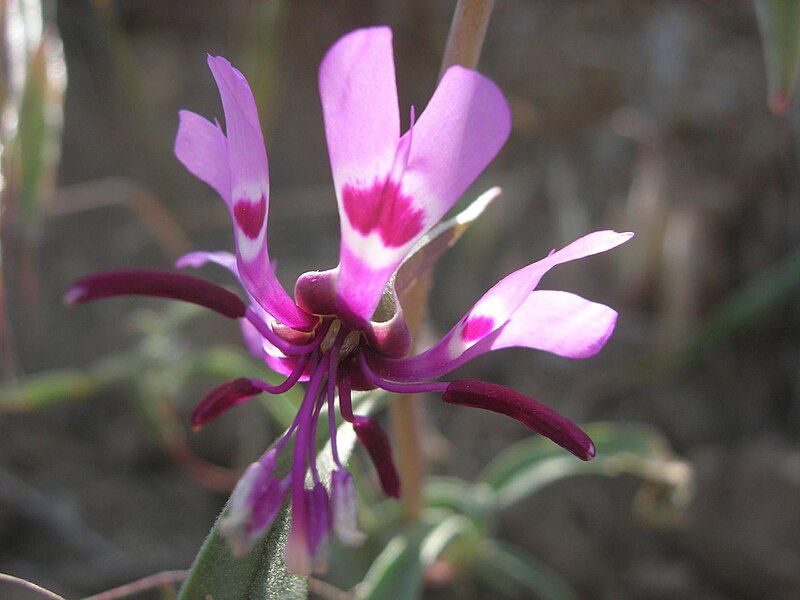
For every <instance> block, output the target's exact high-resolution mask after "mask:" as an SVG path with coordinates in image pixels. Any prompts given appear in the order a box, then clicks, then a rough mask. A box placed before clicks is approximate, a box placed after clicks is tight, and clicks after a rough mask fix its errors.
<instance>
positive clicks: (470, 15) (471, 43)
mask: <svg viewBox="0 0 800 600" xmlns="http://www.w3.org/2000/svg"><path fill="white" fill-rule="evenodd" d="M493 6H494V0H458V4H457V5H456V11H455V13H454V14H453V22H452V23H451V24H450V33H449V34H448V36H447V47H446V48H445V50H444V58H443V59H442V68H441V71H440V72H439V77H440V78H441V76H442V75H444V72H445V71H446V70H447V69H448V68H450V67H452V66H453V65H461V66H462V67H467V68H468V69H474V68H475V67H477V66H478V59H479V58H480V56H481V50H482V48H483V40H484V38H485V37H486V28H487V27H488V26H489V16H490V15H491V14H492V8H493Z"/></svg>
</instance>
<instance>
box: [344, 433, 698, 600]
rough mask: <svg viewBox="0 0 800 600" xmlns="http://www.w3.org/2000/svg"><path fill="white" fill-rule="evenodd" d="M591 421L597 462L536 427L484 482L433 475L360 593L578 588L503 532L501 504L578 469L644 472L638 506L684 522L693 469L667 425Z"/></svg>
mask: <svg viewBox="0 0 800 600" xmlns="http://www.w3.org/2000/svg"><path fill="white" fill-rule="evenodd" d="M586 431H587V432H588V433H589V434H590V435H591V436H592V439H593V440H594V441H595V444H596V445H597V458H596V459H594V460H592V461H589V462H581V461H579V460H576V459H575V458H574V457H572V456H569V455H566V454H565V453H564V452H563V450H561V449H560V448H558V447H557V446H555V445H553V444H552V443H551V442H550V441H548V440H546V439H543V438H539V437H536V438H531V439H526V440H523V441H521V442H518V443H517V444H515V445H513V446H512V447H510V448H509V449H508V450H507V451H505V452H503V453H502V454H500V455H499V456H498V457H497V458H496V459H495V460H494V461H493V462H492V463H491V464H490V465H489V466H488V467H487V468H486V469H485V470H484V472H483V474H482V475H480V476H479V477H478V479H477V480H476V482H475V483H469V482H467V481H463V480H461V479H457V478H452V477H431V478H429V479H428V481H427V483H426V486H425V510H424V512H423V515H422V520H421V522H420V523H418V524H417V525H414V526H413V527H410V528H408V529H406V530H401V531H400V532H399V533H398V534H397V535H396V536H395V537H394V538H392V539H391V541H389V543H388V545H386V547H385V548H384V550H383V551H382V552H381V553H380V554H379V555H378V557H377V558H376V559H375V561H374V562H373V563H372V566H371V567H370V569H369V571H368V573H367V575H366V577H365V578H364V581H363V583H362V584H361V585H359V586H358V588H357V590H356V592H357V597H358V598H364V599H369V600H379V599H384V598H400V599H403V600H406V599H408V600H411V599H414V598H420V597H421V596H422V585H423V582H425V581H427V582H428V583H431V584H439V585H443V584H447V585H452V584H454V583H457V582H461V583H462V584H463V583H465V582H467V581H471V582H473V584H477V585H480V586H482V587H488V588H491V589H493V590H494V591H496V592H499V593H502V594H507V595H509V596H511V597H528V596H530V595H533V596H534V597H536V598H542V599H546V600H571V599H573V598H576V595H575V593H574V592H573V591H572V590H571V589H570V587H569V585H568V584H567V583H566V581H565V580H564V579H563V578H562V577H561V576H559V575H558V574H557V573H555V572H554V571H553V570H552V569H551V568H550V567H548V566H547V565H546V564H544V563H542V562H541V561H539V560H538V559H536V558H535V557H532V556H529V555H528V554H527V553H526V552H525V551H523V550H521V549H519V548H515V547H514V546H512V545H509V544H507V543H505V542H502V541H499V540H497V539H495V538H494V534H495V528H496V523H497V520H498V516H499V513H500V512H501V511H503V510H505V509H506V508H508V507H510V506H511V505H512V504H514V503H516V502H519V501H521V500H523V499H526V498H530V496H532V495H534V494H536V493H537V492H539V491H540V490H542V489H543V488H545V487H546V486H548V485H552V484H554V483H556V482H558V481H560V480H563V479H566V478H569V477H573V476H576V475H595V476H596V475H600V476H604V477H616V476H622V475H627V476H633V477H636V478H638V479H640V480H641V481H642V486H641V488H640V492H639V494H638V495H637V497H636V498H635V502H634V507H635V508H636V509H637V512H638V513H639V516H640V517H641V518H642V519H644V520H646V521H647V522H649V523H651V524H652V525H653V526H667V527H671V526H674V525H678V524H680V522H681V517H682V514H683V510H684V509H685V508H686V507H687V505H688V503H689V501H690V499H691V493H692V486H693V476H692V470H691V467H690V466H689V464H688V463H686V462H685V461H683V460H682V459H679V458H677V457H676V456H675V455H674V454H673V453H672V451H671V450H670V448H669V445H668V444H667V442H666V440H665V439H664V437H663V436H662V435H661V434H659V433H658V432H657V431H656V430H655V429H653V428H652V427H648V426H645V425H639V424H613V423H595V424H591V425H589V426H587V427H586ZM386 517H387V518H386V519H385V520H379V522H380V525H379V526H377V527H376V532H375V533H376V534H378V532H379V531H380V530H381V528H386V527H390V526H391V525H392V521H393V519H395V518H397V515H396V514H393V513H387V515H386Z"/></svg>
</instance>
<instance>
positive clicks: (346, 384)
mask: <svg viewBox="0 0 800 600" xmlns="http://www.w3.org/2000/svg"><path fill="white" fill-rule="evenodd" d="M339 412H340V413H342V418H343V419H344V420H345V421H347V422H348V423H352V422H353V418H354V417H353V394H352V387H351V386H350V378H349V377H348V376H347V375H342V376H341V377H339Z"/></svg>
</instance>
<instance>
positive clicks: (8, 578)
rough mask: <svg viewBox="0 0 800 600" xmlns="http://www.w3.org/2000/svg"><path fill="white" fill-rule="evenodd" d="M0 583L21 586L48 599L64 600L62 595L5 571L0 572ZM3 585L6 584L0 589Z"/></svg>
mask: <svg viewBox="0 0 800 600" xmlns="http://www.w3.org/2000/svg"><path fill="white" fill-rule="evenodd" d="M0 584H8V585H12V586H14V587H21V588H24V589H26V590H28V591H29V592H33V593H34V594H38V595H39V596H41V597H42V598H48V599H49V600H64V597H63V596H59V595H58V594H56V593H54V592H51V591H50V590H46V589H44V588H43V587H41V586H38V585H36V584H35V583H31V582H30V581H25V580H24V579H20V578H19V577H14V576H13V575H6V574H5V573H0ZM3 587H6V585H3V586H0V591H2V588H3Z"/></svg>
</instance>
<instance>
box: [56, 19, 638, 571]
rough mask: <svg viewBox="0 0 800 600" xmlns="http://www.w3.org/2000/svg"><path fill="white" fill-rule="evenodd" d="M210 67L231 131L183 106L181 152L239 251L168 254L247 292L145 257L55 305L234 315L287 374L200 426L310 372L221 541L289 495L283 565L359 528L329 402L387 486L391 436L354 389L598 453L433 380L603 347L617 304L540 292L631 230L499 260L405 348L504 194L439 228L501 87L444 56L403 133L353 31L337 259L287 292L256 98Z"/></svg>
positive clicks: (385, 52) (238, 538)
mask: <svg viewBox="0 0 800 600" xmlns="http://www.w3.org/2000/svg"><path fill="white" fill-rule="evenodd" d="M208 65H209V67H210V69H211V72H212V74H213V76H214V79H215V80H216V83H217V86H218V88H219V92H220V96H221V98H222V106H223V109H224V113H225V132H223V131H222V129H221V127H220V126H219V124H212V123H211V122H209V121H207V120H206V119H204V118H203V117H200V116H199V115H196V114H194V113H191V112H188V111H181V113H180V127H179V130H178V135H177V140H176V142H175V153H176V155H177V157H178V159H179V160H180V161H181V162H182V163H183V164H184V165H185V166H186V168H187V169H188V170H189V171H190V172H191V173H193V174H194V175H195V176H197V177H198V178H199V179H201V180H202V181H204V182H205V183H207V184H208V185H210V186H211V187H212V188H214V189H215V190H216V191H217V193H218V194H219V195H220V196H221V197H222V199H223V200H224V201H225V203H226V205H227V206H228V209H229V211H230V213H231V217H232V221H233V231H234V240H235V248H236V252H235V255H234V254H229V253H226V252H193V253H191V254H188V255H186V256H184V257H183V258H181V259H180V260H179V261H178V262H177V266H178V267H200V266H202V265H204V264H206V263H209V262H212V263H217V264H219V265H221V266H223V267H225V268H226V269H228V270H229V271H231V272H232V273H233V274H234V275H235V276H236V277H237V278H238V280H239V281H240V282H241V285H242V287H243V288H244V290H245V292H246V294H247V298H248V301H247V303H245V302H243V301H242V300H241V299H240V298H239V297H238V296H237V295H235V294H233V293H232V292H229V291H228V290H226V289H224V288H221V287H219V286H216V285H214V284H211V283H208V282H205V281H202V280H200V279H196V278H194V277H190V276H187V275H182V274H176V273H169V272H160V271H149V270H128V271H114V272H108V273H101V274H97V275H92V276H89V277H86V278H84V279H81V280H79V281H77V282H76V283H75V284H74V285H73V286H72V288H70V290H69V291H68V292H67V295H66V300H67V302H68V303H73V304H74V303H80V302H86V301H89V300H96V299H99V298H106V297H110V296H118V295H125V294H140V295H151V296H161V297H166V298H172V299H178V300H184V301H188V302H194V303H196V304H200V305H202V306H205V307H207V308H210V309H212V310H214V311H216V312H218V313H220V314H223V315H224V316H226V317H229V318H232V319H237V320H238V321H239V322H240V323H241V327H242V331H243V334H244V338H245V340H246V343H247V345H248V348H249V349H250V351H251V352H252V353H253V354H255V355H256V356H257V357H259V358H261V359H263V360H264V361H265V362H266V363H267V364H268V365H269V366H270V367H271V368H272V369H274V370H275V371H277V372H279V373H281V374H283V375H285V376H286V379H285V381H284V382H283V383H281V384H279V385H270V384H269V383H267V382H265V381H261V380H257V379H247V378H242V379H236V380H234V381H230V382H228V383H225V384H223V385H221V386H219V387H217V388H216V389H214V390H212V391H211V392H210V393H209V394H208V395H207V396H206V397H205V398H204V399H203V400H202V401H201V402H200V404H199V405H198V406H197V407H196V408H195V410H194V412H193V413H192V418H191V420H192V425H193V426H194V427H196V428H197V427H201V426H202V425H204V424H205V423H207V422H209V421H210V420H212V419H213V418H215V417H216V416H218V415H219V414H220V413H222V412H224V411H226V410H228V409H230V408H232V407H234V406H236V405H238V404H240V403H242V402H244V401H246V400H248V399H249V398H251V397H253V396H255V395H257V394H261V393H264V392H266V393H270V394H279V393H282V392H285V391H286V390H288V389H289V388H291V387H292V386H294V385H295V384H297V383H298V382H299V381H305V382H307V387H306V391H305V397H304V400H303V402H302V404H301V406H300V408H299V410H298V412H297V416H296V418H295V420H294V422H293V423H292V425H291V426H290V427H289V428H288V430H287V431H286V432H285V433H284V434H283V436H282V437H281V438H280V439H279V440H278V441H277V442H276V443H275V444H274V445H273V446H272V447H271V449H270V450H269V451H267V453H266V454H264V456H262V457H261V459H260V460H258V461H257V462H254V463H253V464H251V465H250V466H249V467H248V468H247V470H246V472H245V474H244V476H243V477H242V478H241V480H240V482H239V483H238V485H237V486H236V489H235V491H234V493H233V496H232V498H231V503H230V508H229V511H228V512H227V513H226V515H225V517H224V520H223V522H222V525H221V528H222V531H223V533H224V534H225V535H226V536H227V538H228V540H229V542H230V544H231V546H232V548H233V550H234V551H235V552H237V553H245V552H247V551H248V550H249V548H250V547H251V546H252V544H253V542H254V541H255V540H256V539H257V538H258V537H259V536H261V535H263V534H264V533H265V532H266V531H267V530H268V529H269V527H270V525H271V523H272V522H273V520H274V518H275V516H276V514H277V513H278V510H279V508H280V507H281V505H282V504H283V501H284V498H285V496H286V495H287V493H288V494H289V495H290V496H291V508H292V525H291V532H290V536H289V540H288V544H287V547H286V562H287V565H288V567H289V568H290V569H291V570H292V571H293V572H295V573H298V574H306V573H310V572H312V571H319V570H323V569H324V568H325V562H326V548H327V545H328V540H329V536H330V532H331V531H332V530H333V531H335V532H336V534H337V535H338V536H339V537H340V538H341V539H342V540H343V541H344V542H346V543H357V542H359V541H360V540H361V538H362V537H363V536H362V534H361V533H360V532H359V531H358V528H357V523H356V512H355V490H354V487H353V480H352V477H351V476H350V474H349V473H348V472H347V470H346V469H345V466H344V465H343V464H342V462H341V461H340V459H339V455H338V453H337V446H336V427H335V425H336V423H335V406H336V401H337V399H338V408H339V411H340V414H341V416H342V417H343V419H344V420H346V421H348V422H350V423H351V424H352V426H353V428H354V430H355V433H356V436H357V438H358V440H359V441H360V442H361V443H362V444H363V445H364V446H365V448H366V450H367V452H368V454H369V456H370V458H371V459H372V461H373V463H374V465H375V468H376V471H377V474H378V478H379V480H380V484H381V487H382V488H383V491H384V492H385V493H386V494H387V495H388V496H393V497H397V496H399V494H400V482H399V478H398V475H397V472H396V470H395V466H394V463H393V461H392V452H391V446H390V444H389V439H388V437H387V435H386V433H385V432H384V431H383V429H382V428H381V427H380V425H379V424H378V422H377V421H376V420H375V419H374V418H372V417H369V416H364V415H357V414H354V413H353V407H352V402H351V391H352V390H353V389H359V390H368V389H374V388H383V389H385V390H388V391H390V392H398V393H415V392H432V393H437V394H441V396H442V398H443V400H444V401H445V402H447V403H450V404H455V405H461V406H469V407H475V408H482V409H485V410H490V411H494V412H498V413H502V414H506V415H508V416H510V417H513V418H514V419H517V420H518V421H520V422H522V423H523V424H525V425H527V426H528V427H529V428H531V429H533V430H534V431H536V432H538V433H540V434H542V435H545V436H547V437H549V438H550V439H551V440H553V441H554V442H556V443H557V444H559V445H560V446H562V447H564V448H565V449H566V450H568V451H570V452H571V453H573V454H574V455H576V456H577V457H578V458H580V459H582V460H589V459H591V458H592V457H593V456H594V453H595V449H594V445H593V444H592V441H591V440H590V439H589V437H588V436H587V435H586V434H585V433H584V432H583V431H581V430H580V429H579V428H578V427H577V426H576V425H574V424H573V423H572V422H570V421H569V420H567V419H566V418H564V417H563V416H561V415H559V414H557V413H556V412H554V411H553V410H552V409H550V408H548V407H546V406H544V405H542V404H540V403H539V402H537V401H535V400H533V399H532V398H529V397H527V396H524V395H522V394H520V393H519V392H516V391H513V390H510V389H507V388H505V387H503V386H500V385H496V384H493V383H486V382H482V381H473V380H458V381H451V382H440V381H437V378H439V377H441V376H443V375H445V374H446V373H448V372H450V371H452V370H453V369H455V368H457V367H459V366H461V365H463V364H464V363H466V362H467V361H469V360H471V359H473V358H475V357H476V356H478V355H480V354H483V353H485V352H489V351H492V350H498V349H501V348H508V347H512V346H523V347H528V348H538V349H540V350H545V351H548V352H552V353H554V354H557V355H560V356H565V357H568V358H585V357H588V356H591V355H593V354H595V353H596V352H598V351H599V350H600V349H601V348H602V347H603V345H604V344H605V343H606V341H607V340H608V338H609V336H610V335H611V332H612V331H613V329H614V325H615V323H616V318H617V313H616V312H615V311H614V310H612V309H611V308H609V307H607V306H604V305H602V304H597V303H594V302H590V301H588V300H585V299H583V298H581V297H579V296H576V295H574V294H570V293H567V292H558V291H545V290H536V287H537V286H538V284H539V281H540V280H541V278H542V277H543V276H544V275H545V273H547V271H549V270H550V269H551V268H552V267H554V266H556V265H559V264H561V263H565V262H568V261H573V260H577V259H580V258H584V257H586V256H590V255H592V254H597V253H600V252H604V251H606V250H609V249H611V248H614V247H615V246H618V245H620V244H622V243H623V242H625V241H627V240H628V239H629V238H630V237H631V235H632V234H630V233H616V232H613V231H598V232H594V233H591V234H589V235H587V236H585V237H582V238H580V239H578V240H577V241H575V242H573V243H571V244H569V245H568V246H566V247H564V248H562V249H561V250H557V251H553V252H551V253H550V255H549V256H547V257H546V258H544V259H542V260H539V261H537V262H534V263H532V264H530V265H528V266H526V267H524V268H522V269H519V270H518V271H515V272H514V273H511V274H510V275H508V276H507V277H506V278H504V279H503V280H501V281H500V282H499V283H498V284H497V285H495V286H494V287H492V288H491V289H490V290H489V291H488V292H486V293H485V294H484V295H483V297H481V298H480V300H478V302H477V303H476V304H475V305H474V306H473V307H472V308H471V309H470V310H469V311H468V312H467V314H466V315H465V316H464V317H463V318H462V319H461V320H459V321H458V323H457V324H456V325H455V326H454V327H453V328H452V329H451V330H450V331H449V332H448V333H447V334H446V335H445V336H444V337H443V338H442V339H441V340H440V341H439V342H438V343H436V344H435V345H434V346H433V347H431V348H430V349H428V350H426V351H425V352H422V353H421V354H419V355H417V356H412V357H405V355H406V354H407V353H408V352H409V350H410V348H411V336H410V334H409V331H408V328H407V327H406V325H405V321H404V320H403V314H402V301H403V299H404V298H405V294H406V293H407V292H408V291H409V289H410V288H411V287H412V286H413V283H414V281H415V278H416V277H417V276H418V275H419V273H421V272H424V271H425V270H426V269H429V268H430V267H431V264H432V263H433V262H434V261H435V260H436V259H437V258H438V256H439V255H440V254H441V253H442V252H443V251H444V250H445V249H446V248H447V247H448V246H449V245H450V244H452V243H453V242H454V241H455V238H456V237H458V235H460V231H461V229H462V226H463V225H464V224H465V223H467V222H469V221H471V220H473V219H474V218H475V217H476V216H477V215H478V214H480V212H481V211H482V210H483V208H484V207H485V206H486V204H488V202H489V201H490V200H491V199H492V198H493V197H494V196H496V195H497V193H498V192H499V190H496V189H494V190H490V191H489V192H487V193H486V194H484V196H482V197H481V198H480V199H479V200H478V201H476V203H474V204H473V205H472V206H471V207H470V208H468V209H467V210H466V211H464V212H463V213H461V215H459V216H458V217H456V218H455V220H454V221H452V222H451V223H448V224H442V225H439V226H438V227H434V226H435V225H436V224H437V223H438V222H439V221H440V219H442V217H443V216H444V215H445V213H446V212H447V211H448V210H450V209H451V208H452V207H453V205H454V204H455V203H456V201H457V200H458V199H459V198H460V197H461V195H462V194H463V193H464V191H465V190H466V189H467V187H468V186H469V185H470V184H471V183H472V182H473V181H474V180H475V178H476V177H477V176H478V175H479V174H480V173H481V172H482V171H483V169H484V168H485V167H486V166H487V164H488V163H489V162H490V161H491V160H492V159H493V158H494V156H495V155H496V154H497V152H498V151H499V150H500V148H501V147H502V146H503V144H504V143H505V140H506V138H507V137H508V135H509V132H510V128H511V119H510V114H509V109H508V105H507V104H506V101H505V99H504V97H503V95H502V93H501V92H500V91H499V89H498V88H497V87H496V86H495V85H494V84H493V83H492V82H491V81H489V80H488V79H487V78H485V77H483V76H482V75H480V74H478V73H476V72H474V71H471V70H469V69H465V68H462V67H458V66H455V67H451V68H450V69H449V70H448V71H447V72H446V73H445V74H444V76H443V78H442V80H441V82H440V83H439V85H438V87H437V89H436V91H435V92H434V94H433V97H432V98H431V100H430V102H429V103H428V106H427V108H426V109H425V110H424V112H422V114H421V115H420V116H419V119H418V120H415V115H414V111H413V109H412V111H411V119H410V125H409V129H408V131H406V132H405V133H403V134H402V135H401V131H400V112H399V108H398V100H397V90H396V87H395V74H394V60H393V55H392V40H391V31H390V30H389V29H388V28H385V27H377V28H370V29H362V30H358V31H354V32H352V33H350V34H349V35H346V36H345V37H343V38H342V39H340V40H339V41H338V42H337V43H336V44H335V45H334V46H333V47H332V48H331V49H330V50H329V51H328V53H327V55H326V56H325V58H324V59H323V61H322V65H321V67H320V73H319V87H320V95H321V98H322V108H323V114H324V120H325V133H326V136H327V142H328V150H329V153H330V161H331V168H332V172H333V180H334V185H335V189H336V197H337V200H338V205H339V213H340V221H341V249H340V257H339V264H338V266H337V267H336V268H334V269H331V270H328V271H317V272H311V273H306V274H304V275H302V276H301V277H300V278H299V279H298V281H297V284H296V286H295V299H294V300H293V299H292V298H291V296H290V295H289V294H288V293H287V292H286V291H285V290H284V289H283V288H282V287H281V285H280V284H279V283H278V281H277V279H276V277H275V273H274V271H273V268H272V266H271V262H270V257H269V254H268V250H267V214H268V208H269V179H268V168H267V154H266V150H265V147H264V139H263V137H262V134H261V129H260V126H259V120H258V113H257V110H256V104H255V101H254V99H253V95H252V93H251V91H250V88H249V86H248V84H247V81H246V80H245V78H244V77H243V76H242V74H241V73H240V72H239V71H237V70H236V69H235V68H234V67H232V66H231V65H230V63H229V62H228V61H227V60H225V59H224V58H220V57H211V56H210V57H209V58H208ZM326 405H327V416H328V426H329V429H330V438H331V448H332V454H333V461H334V464H335V468H334V470H333V472H332V474H331V485H330V491H329V490H328V489H327V488H326V487H325V486H324V485H323V482H322V479H321V477H320V474H319V472H318V469H317V465H316V461H315V439H316V429H317V426H318V421H319V420H320V419H319V416H320V414H321V411H322V409H323V407H324V406H326ZM291 440H294V446H293V449H292V466H291V470H290V472H289V473H288V475H286V476H284V477H280V476H279V475H278V474H277V473H276V467H275V465H276V458H277V456H278V455H279V454H280V453H281V452H283V451H284V449H285V448H286V446H287V444H288V443H289V442H290V441H291Z"/></svg>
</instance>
